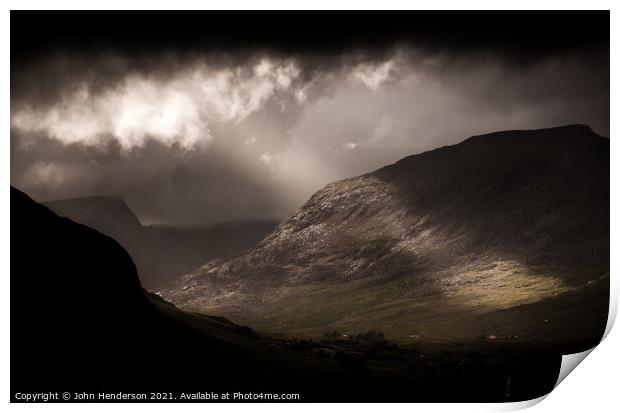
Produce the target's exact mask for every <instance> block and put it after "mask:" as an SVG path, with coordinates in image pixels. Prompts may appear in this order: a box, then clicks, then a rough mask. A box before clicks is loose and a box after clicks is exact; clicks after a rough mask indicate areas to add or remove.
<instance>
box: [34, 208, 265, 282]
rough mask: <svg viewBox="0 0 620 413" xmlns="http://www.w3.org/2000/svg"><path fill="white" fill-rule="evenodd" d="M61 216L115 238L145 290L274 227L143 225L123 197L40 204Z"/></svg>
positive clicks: (237, 250) (226, 253) (255, 223)
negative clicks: (133, 265)
mask: <svg viewBox="0 0 620 413" xmlns="http://www.w3.org/2000/svg"><path fill="white" fill-rule="evenodd" d="M43 204H44V205H45V206H47V207H48V208H50V209H51V210H52V211H54V212H55V213H57V214H58V215H60V216H63V217H67V218H70V219H71V220H73V221H75V222H78V223H80V224H84V225H87V226H89V227H91V228H93V229H95V230H97V231H99V232H101V233H103V234H105V235H108V236H110V237H112V238H114V239H115V240H117V241H118V242H119V243H120V244H121V245H122V246H123V248H125V249H126V250H127V251H128V252H129V254H130V255H131V257H132V259H133V260H134V262H135V264H136V267H137V269H138V274H139V276H140V281H141V282H142V284H143V285H144V287H145V288H148V289H153V288H157V287H161V286H162V285H164V284H166V283H168V282H171V281H172V280H174V279H176V278H177V277H179V276H181V275H184V274H186V273H188V272H189V271H192V270H193V269H195V268H198V267H199V266H201V265H202V264H204V263H205V262H206V261H209V260H212V259H215V258H223V257H230V256H233V255H236V254H238V253H240V252H241V251H243V250H244V249H246V248H249V247H250V246H252V245H254V244H255V243H256V242H258V241H260V240H261V239H262V238H263V237H264V236H265V235H266V234H267V233H269V231H271V230H272V229H273V228H274V227H275V226H276V225H277V223H276V222H273V221H246V222H232V223H223V224H218V225H213V226H210V227H196V228H191V227H167V226H154V225H153V226H144V225H142V224H141V223H140V221H139V219H138V218H137V217H136V215H135V214H134V213H133V211H132V210H131V209H130V208H129V206H128V205H127V204H126V203H125V201H124V200H123V199H122V198H118V197H112V196H91V197H83V198H72V199H63V200H56V201H49V202H44V203H43Z"/></svg>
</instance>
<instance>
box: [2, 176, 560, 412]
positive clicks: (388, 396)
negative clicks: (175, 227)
mask: <svg viewBox="0 0 620 413" xmlns="http://www.w3.org/2000/svg"><path fill="white" fill-rule="evenodd" d="M10 207H11V397H12V400H13V401H23V399H20V398H19V397H20V396H18V395H19V394H21V395H23V394H33V393H40V392H52V393H55V392H58V395H62V394H63V393H65V392H69V393H70V397H71V398H72V400H75V395H76V393H82V392H86V393H88V394H92V395H93V396H92V397H93V398H90V399H87V400H86V401H105V400H102V399H101V398H100V396H99V395H100V394H102V393H107V394H117V393H118V392H125V394H130V395H132V394H133V395H137V396H138V397H139V398H141V397H142V394H143V395H144V397H145V398H146V400H143V401H162V399H163V398H167V399H164V400H163V401H183V400H182V399H181V397H182V393H183V392H184V393H194V392H200V393H201V394H204V393H206V392H210V393H211V392H215V393H219V394H221V393H224V392H230V396H231V399H233V397H235V396H234V394H235V393H242V394H245V395H247V394H248V393H252V394H253V395H254V396H252V397H253V398H250V399H247V398H245V399H239V398H235V399H233V400H234V401H244V400H246V401H247V400H252V401H259V402H260V401H274V399H273V398H272V396H270V395H271V394H276V395H277V396H278V397H280V395H282V394H283V393H289V394H290V393H293V394H299V398H298V399H296V400H299V401H357V402H360V401H501V400H525V399H530V398H534V397H539V396H541V395H543V394H545V393H547V392H549V391H550V390H551V388H552V387H553V384H554V383H555V381H556V378H557V375H558V371H559V365H560V351H563V350H567V349H566V348H563V349H560V348H558V347H557V346H553V347H549V346H545V345H544V344H539V345H534V346H529V347H528V346H525V345H517V344H514V343H494V342H480V343H477V344H475V345H473V346H472V345H471V344H469V345H467V346H454V347H451V346H447V347H441V346H435V347H433V346H430V347H429V346H426V347H425V348H420V349H415V348H412V347H406V346H405V347H396V346H394V345H392V344H389V343H385V342H383V341H375V342H368V341H361V342H356V341H351V340H341V339H339V338H338V337H333V338H331V339H330V340H329V341H328V342H321V343H318V342H310V341H305V340H298V339H291V338H288V339H287V338H284V337H282V338H276V337H273V336H269V335H264V334H261V333H257V332H255V331H253V330H251V329H249V328H248V327H241V326H238V325H236V324H233V323H231V322H229V321H227V320H226V319H223V318H221V317H211V316H206V315H198V314H191V313H185V312H182V311H179V310H178V309H176V308H175V307H173V306H172V305H171V304H169V303H166V302H165V301H163V300H162V299H160V298H159V297H157V296H154V295H151V294H148V293H145V292H144V291H143V289H142V288H141V286H140V282H139V280H138V276H137V274H136V269H135V266H134V264H133V262H132V260H131V258H130V256H129V255H128V254H127V253H126V252H125V251H124V250H123V249H122V248H121V247H120V245H119V244H118V243H117V242H116V241H114V240H113V239H112V238H109V237H107V236H104V235H102V234H100V233H98V232H96V231H94V230H93V229H91V228H88V227H86V226H84V225H80V224H76V223H74V222H72V221H70V220H69V219H66V218H60V217H58V216H57V215H55V214H54V213H53V212H51V211H50V210H49V209H47V208H46V207H44V206H42V205H40V204H37V203H35V202H34V201H32V200H31V199H30V198H28V196H26V195H25V194H23V193H21V192H20V191H18V190H16V189H14V188H11V205H10ZM151 392H154V393H151ZM157 392H159V394H158V393H157ZM261 395H262V396H261ZM246 397H247V396H246ZM111 400H112V401H114V399H111ZM60 401H62V399H60ZM108 401H109V400H108ZM130 401H131V400H130ZM292 401H295V400H292Z"/></svg>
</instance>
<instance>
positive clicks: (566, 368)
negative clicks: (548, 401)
mask: <svg viewBox="0 0 620 413" xmlns="http://www.w3.org/2000/svg"><path fill="white" fill-rule="evenodd" d="M595 348H596V346H595V347H592V348H591V349H589V350H586V351H582V352H581V353H574V354H565V355H563V356H562V364H561V366H560V374H559V375H558V380H557V381H556V382H555V386H553V389H555V388H556V387H558V385H559V384H560V383H562V381H564V379H565V378H566V377H567V376H568V375H569V374H570V373H571V372H572V371H573V370H575V367H577V366H578V365H579V363H581V362H582V361H583V360H584V359H585V358H586V357H588V355H589V354H590V353H591V352H592V350H594V349H595Z"/></svg>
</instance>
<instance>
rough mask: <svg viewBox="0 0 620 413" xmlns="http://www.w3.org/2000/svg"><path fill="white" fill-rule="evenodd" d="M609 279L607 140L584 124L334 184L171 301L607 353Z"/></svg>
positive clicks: (480, 139) (486, 139)
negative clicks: (603, 345) (600, 343)
mask: <svg viewBox="0 0 620 413" xmlns="http://www.w3.org/2000/svg"><path fill="white" fill-rule="evenodd" d="M608 275H609V140H608V139H607V138H603V137H601V136H598V135H597V134H595V133H594V132H593V131H592V130H591V129H590V128H588V127H587V126H583V125H571V126H565V127H558V128H551V129H542V130H531V131H506V132H498V133H491V134H487V135H481V136H474V137H471V138H469V139H466V140H465V141H463V142H461V143H459V144H457V145H453V146H447V147H442V148H439V149H436V150H432V151H429V152H424V153H421V154H418V155H413V156H408V157H406V158H404V159H402V160H400V161H398V162H396V163H395V164H393V165H389V166H386V167H384V168H381V169H379V170H377V171H375V172H372V173H368V174H366V175H362V176H359V177H355V178H350V179H345V180H342V181H338V182H334V183H331V184H329V185H327V186H326V187H325V188H323V189H321V190H320V191H318V192H317V193H315V194H314V195H312V197H311V198H310V199H309V200H308V201H307V202H306V203H305V204H304V205H303V206H302V207H301V208H300V209H299V210H298V211H297V212H295V213H294V214H293V215H292V217H291V218H290V219H288V220H287V221H286V222H284V223H283V224H281V225H280V226H279V227H278V228H277V229H276V230H275V231H273V232H272V233H270V234H269V235H268V236H267V237H266V238H265V239H263V240H262V241H261V242H260V243H258V244H257V245H256V246H255V247H253V248H251V249H250V250H248V251H247V252H245V253H243V254H241V255H239V256H236V257H233V258H229V259H223V260H215V261H211V262H208V263H207V264H206V265H204V266H202V267H201V268H200V269H198V270H195V271H193V272H192V273H190V274H188V275H187V276H185V277H183V278H182V279H180V280H179V281H178V282H177V283H176V284H175V285H173V286H171V287H169V288H165V289H161V290H160V291H159V292H160V294H161V295H162V296H163V297H165V298H166V299H167V300H170V301H171V302H173V303H175V304H176V305H179V306H180V307H182V308H185V309H192V310H195V311H200V312H207V313H210V314H218V315H222V316H226V317H228V318H230V319H231V320H233V321H235V322H241V323H245V324H248V325H251V326H253V327H257V328H260V329H263V330H266V331H287V332H297V333H300V334H306V335H309V336H312V337H318V336H320V335H322V334H323V333H324V332H327V331H332V330H338V331H343V332H346V333H356V332H361V331H366V330H369V329H375V330H381V331H384V332H385V334H386V337H390V338H391V339H394V340H397V341H399V342H417V341H434V342H438V341H443V342H450V341H459V340H460V341H462V340H473V339H475V338H476V337H480V336H483V337H487V336H489V337H491V336H492V337H499V334H500V333H501V334H503V335H505V336H506V337H515V336H518V337H519V340H520V341H550V342H559V341H571V340H585V341H588V342H591V343H595V342H597V340H599V339H600V337H601V336H602V333H603V330H604V327H605V322H606V318H607V308H608V288H609V285H608V284H609V282H608ZM573 302H574V303H577V302H579V303H581V304H583V309H582V311H580V310H577V309H575V308H574V307H573V306H572V305H571V303H573Z"/></svg>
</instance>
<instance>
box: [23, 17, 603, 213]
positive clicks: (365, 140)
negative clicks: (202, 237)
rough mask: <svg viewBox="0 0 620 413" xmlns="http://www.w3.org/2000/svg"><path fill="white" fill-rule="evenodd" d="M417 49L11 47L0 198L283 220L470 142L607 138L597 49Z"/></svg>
mask: <svg viewBox="0 0 620 413" xmlns="http://www.w3.org/2000/svg"><path fill="white" fill-rule="evenodd" d="M603 17H604V16H603ZM12 19H13V15H12ZM15 20H16V23H15V24H18V23H19V21H18V20H17V19H15ZM607 24H608V22H607ZM12 30H13V24H12ZM110 30H111V32H113V30H112V29H110ZM316 30H320V29H319V28H317V29H316ZM378 30H380V29H378ZM160 31H163V32H164V33H165V29H161V30H160ZM158 33H159V32H158ZM105 34H106V33H103V34H102V33H101V32H99V33H97V38H96V39H97V40H101V39H106V37H105ZM16 35H19V32H17V33H14V32H12V37H13V36H16ZM65 35H66V36H70V35H71V34H69V35H67V34H66V33H65ZM73 36H76V34H73ZM199 36H203V37H202V39H203V40H204V41H205V42H207V41H208V40H209V39H211V38H210V37H209V36H213V35H212V34H209V33H207V34H202V35H199ZM248 36H250V34H248ZM239 37H240V38H241V39H242V40H243V36H241V35H239ZM430 38H431V39H432V36H430ZM63 39H64V38H63ZM428 39H429V36H427V37H424V38H423V39H422V40H420V41H419V43H416V41H415V38H414V39H411V38H407V37H406V36H405V38H403V36H401V35H400V33H398V35H395V36H392V37H386V38H385V39H382V40H381V42H380V44H379V45H377V44H374V43H372V44H371V43H370V42H369V41H367V42H366V43H364V42H362V44H361V45H360V44H355V46H351V45H349V44H348V43H346V42H345V44H342V45H339V47H338V48H336V49H333V48H329V49H328V48H325V47H323V48H321V47H310V48H308V45H307V44H303V45H302V46H304V47H300V48H299V50H296V49H295V47H294V46H295V38H294V37H293V39H292V40H290V41H289V43H287V44H286V45H285V46H286V47H282V45H281V44H272V45H270V44H267V45H266V46H265V45H263V44H262V42H261V44H260V45H256V44H253V43H252V42H250V41H248V43H247V44H246V45H245V46H246V47H243V48H240V47H239V45H238V44H237V43H235V44H234V45H231V47H230V48H228V49H227V48H226V47H225V46H226V45H227V44H226V42H222V45H223V46H222V47H220V48H218V49H217V50H214V49H213V48H208V47H204V48H203V47H202V46H201V44H202V43H201V42H195V43H193V44H192V47H191V50H190V51H188V50H185V49H183V48H182V47H180V46H179V47H178V48H175V47H174V46H175V44H179V45H180V44H181V43H180V41H178V39H177V43H174V44H172V46H170V45H168V46H169V47H167V48H166V49H165V50H163V49H162V48H160V47H149V46H152V43H149V44H145V43H144V42H142V43H140V44H139V46H140V48H139V51H140V53H134V52H135V51H134V50H130V51H128V50H127V49H123V48H119V49H118V50H117V49H115V47H114V46H110V45H109V44H106V47H102V46H100V44H99V43H96V44H97V46H92V45H91V46H89V49H87V50H84V49H79V48H78V49H77V50H76V48H75V47H73V48H69V47H63V46H66V41H65V42H64V43H63V42H59V43H54V44H53V45H49V47H48V48H47V49H41V47H40V46H38V48H36V49H33V48H32V47H31V48H28V46H29V45H28V44H27V42H26V44H25V45H22V46H23V49H24V50H27V52H25V53H24V54H16V55H14V56H12V65H11V157H12V162H11V184H12V185H15V186H17V187H18V188H20V189H22V190H24V191H25V192H26V193H28V194H29V195H31V196H32V197H34V198H35V199H37V200H50V199H60V198H69V197H77V196H86V195H95V194H112V195H118V196H121V197H123V198H125V200H126V201H127V203H128V204H129V205H130V206H131V208H132V209H133V210H134V212H135V213H136V214H137V215H138V216H139V218H140V219H141V220H142V221H143V223H147V224H148V223H166V224H179V225H207V224H212V223H215V222H222V221H231V220H243V219H262V218H277V219H283V218H285V217H286V216H287V215H289V214H290V213H291V212H292V211H294V209H295V208H297V207H299V206H300V205H301V204H302V203H303V202H304V201H305V200H306V199H307V198H308V197H309V196H310V195H311V194H312V193H313V192H315V191H316V190H318V189H320V188H321V187H322V186H324V185H325V184H327V183H329V182H331V181H334V180H338V179H342V178H346V177H350V176H355V175H359V174H363V173H366V172H370V171H372V170H375V169H377V168H379V167H381V166H383V165H386V164H389V163H393V162H395V161H397V160H399V159H401V158H403V157H405V156H407V155H410V154H414V153H419V152H422V151H425V150H428V149H433V148H436V147H439V146H443V145H448V144H454V143H458V142H460V141H462V140H463V139H465V138H467V137H469V136H471V135H475V134H480V133H486V132H493V131H497V130H505V129H530V128H543V127H551V126H557V125H563V124H572V123H584V124H587V125H589V126H591V127H592V128H593V129H594V130H595V131H596V132H598V133H599V134H601V135H604V136H608V135H609V66H608V59H609V55H608V48H607V46H606V45H605V44H603V45H602V46H600V45H599V46H600V47H599V46H596V47H590V45H589V44H585V45H579V47H577V48H571V47H563V46H565V45H564V44H561V45H558V46H559V47H557V48H554V47H551V48H549V47H547V48H546V49H545V48H543V50H542V51H540V53H530V52H531V51H529V50H525V52H526V53H523V48H520V49H519V51H518V53H517V52H513V53H511V52H510V47H509V46H510V45H509V46H506V47H503V46H502V42H501V40H502V39H503V38H500V41H499V43H493V44H492V45H491V46H488V47H473V46H472V47H468V46H462V45H459V47H458V48H456V49H455V48H454V47H452V46H453V43H450V39H447V40H446V39H445V38H443V37H442V38H441V39H437V40H436V41H434V42H431V44H432V46H433V47H429V41H428ZM194 40H195V39H194ZM526 40H527V39H526ZM12 41H13V39H12ZM524 41H525V40H524ZM241 43H243V42H242V41H241ZM33 44H34V43H33ZM183 44H185V43H183ZM365 44H367V47H365ZM37 45H38V43H37ZM18 46H19V45H18ZM52 46H53V47H52ZM155 46H157V44H155ZM378 46H379V47H378ZM474 46H475V45H474ZM512 46H514V44H512ZM525 46H526V47H525V49H528V48H529V49H533V51H539V50H536V46H535V44H533V43H532V44H530V43H527V42H526V43H525ZM547 46H548V45H547ZM560 46H562V47H560ZM541 47H542V46H541ZM93 48H96V50H95V51H96V53H94V52H93ZM13 49H18V47H16V46H15V45H13V44H12V53H13ZM507 49H509V50H508V53H506V50H507ZM513 49H514V47H513Z"/></svg>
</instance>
